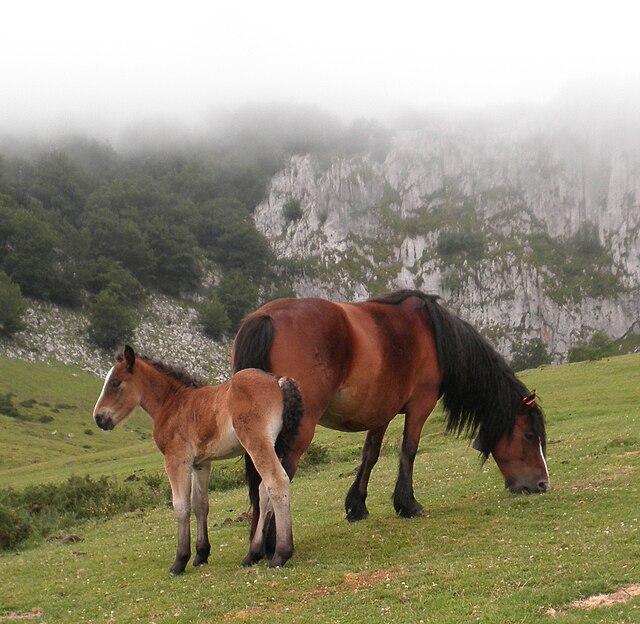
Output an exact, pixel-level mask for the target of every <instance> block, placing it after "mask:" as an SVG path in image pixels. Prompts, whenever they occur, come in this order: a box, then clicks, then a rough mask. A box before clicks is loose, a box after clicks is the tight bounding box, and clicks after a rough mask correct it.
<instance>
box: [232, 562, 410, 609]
mask: <svg viewBox="0 0 640 624" xmlns="http://www.w3.org/2000/svg"><path fill="white" fill-rule="evenodd" d="M400 574H401V570H364V571H362V572H346V573H345V574H344V576H343V582H342V583H341V584H340V585H328V586H327V585H323V586H321V587H316V588H314V589H311V590H309V591H307V592H304V593H303V594H300V596H299V597H298V599H297V602H298V604H297V605H295V606H292V607H283V606H282V605H269V604H260V605H258V606H256V607H251V608H249V609H240V610H239V611H234V612H233V613H228V614H227V616H226V617H225V619H227V620H228V619H233V620H240V621H248V620H253V619H254V618H256V617H260V616H262V615H265V614H267V613H268V614H270V615H274V614H277V613H281V612H282V611H294V610H298V609H300V608H301V606H302V605H304V606H306V605H308V604H309V602H310V601H313V600H316V599H318V598H325V597H327V596H332V595H333V594H338V593H343V592H358V591H360V590H366V589H373V588H374V587H378V586H380V585H382V584H384V583H389V582H391V581H392V580H393V579H394V578H396V577H397V576H399V575H400Z"/></svg>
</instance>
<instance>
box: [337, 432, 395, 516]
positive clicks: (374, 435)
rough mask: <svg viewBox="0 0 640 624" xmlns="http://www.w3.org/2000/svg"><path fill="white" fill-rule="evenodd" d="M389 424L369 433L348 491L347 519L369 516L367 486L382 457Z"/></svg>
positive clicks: (346, 502) (346, 500) (346, 501)
mask: <svg viewBox="0 0 640 624" xmlns="http://www.w3.org/2000/svg"><path fill="white" fill-rule="evenodd" d="M387 427H388V424H386V425H384V426H383V427H380V428H378V429H372V430H371V431H369V432H368V433H367V438H366V440H365V442H364V446H363V447H362V462H361V464H360V467H359V468H358V474H357V475H356V478H355V481H354V482H353V485H352V486H351V487H350V488H349V491H348V492H347V498H346V499H345V502H344V507H345V510H346V512H347V520H349V521H350V522H355V521H356V520H364V519H365V518H368V517H369V511H368V509H367V505H366V503H365V501H366V499H367V486H368V484H369V477H370V476H371V471H372V470H373V467H374V466H375V465H376V462H377V461H378V457H380V447H381V446H382V439H383V438H384V434H385V431H386V430H387Z"/></svg>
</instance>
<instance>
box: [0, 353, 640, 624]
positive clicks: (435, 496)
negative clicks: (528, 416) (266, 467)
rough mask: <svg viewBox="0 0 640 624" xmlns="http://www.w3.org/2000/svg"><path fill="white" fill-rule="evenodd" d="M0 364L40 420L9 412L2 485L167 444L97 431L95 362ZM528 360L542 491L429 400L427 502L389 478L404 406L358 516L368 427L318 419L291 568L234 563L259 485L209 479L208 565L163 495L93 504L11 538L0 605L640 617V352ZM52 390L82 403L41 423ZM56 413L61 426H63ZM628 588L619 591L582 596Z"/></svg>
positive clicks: (327, 618) (326, 614)
mask: <svg viewBox="0 0 640 624" xmlns="http://www.w3.org/2000/svg"><path fill="white" fill-rule="evenodd" d="M0 367H1V368H0V384H2V385H0V394H2V393H6V392H15V394H16V396H15V397H14V398H13V403H14V404H15V405H19V403H20V402H21V401H26V400H29V399H35V400H36V401H37V404H34V406H33V407H32V408H26V407H25V408H22V407H20V408H19V410H20V413H22V412H23V411H24V412H25V413H28V414H29V415H31V416H33V417H34V418H33V419H32V420H29V421H21V420H19V419H16V418H15V417H14V418H10V417H7V416H0V445H1V448H2V453H1V455H2V457H0V461H1V462H2V464H0V484H1V485H2V486H6V485H11V484H13V482H14V480H15V481H17V482H18V484H22V485H27V484H28V483H38V482H39V480H40V478H41V475H42V477H43V478H45V479H63V478H65V476H67V475H68V474H70V473H71V472H72V471H75V473H76V474H86V473H87V472H92V474H96V475H97V474H100V470H103V471H104V472H105V473H106V474H111V475H120V476H121V477H124V475H125V474H127V473H128V472H129V471H130V470H132V469H138V468H140V467H146V465H145V462H146V461H147V457H149V458H151V457H153V456H154V451H153V449H152V448H151V444H152V443H151V442H150V440H149V438H148V435H149V422H148V420H145V418H146V416H145V417H139V416H136V417H135V418H134V420H132V421H131V422H130V423H129V424H128V425H125V427H124V429H123V430H121V431H117V430H116V431H113V432H109V434H104V435H103V434H102V432H98V431H97V430H96V432H95V433H94V435H88V434H85V433H84V431H85V429H89V428H91V427H93V425H92V423H91V418H90V413H91V407H92V404H93V401H94V400H95V397H96V396H97V393H98V392H99V390H100V380H98V379H95V378H91V377H90V376H86V375H84V374H82V373H79V372H78V371H75V370H73V369H68V368H64V367H40V366H33V365H29V366H24V365H22V364H21V363H16V362H10V361H6V360H5V361H2V362H0ZM522 377H523V379H524V381H525V382H526V383H527V385H528V386H529V387H532V388H536V389H537V391H538V394H539V395H540V396H541V397H542V399H543V400H544V407H545V410H546V413H547V421H548V435H549V445H548V463H549V469H550V473H551V485H552V489H551V491H550V492H549V493H548V494H546V495H542V496H512V495H510V494H508V493H507V492H505V491H504V489H503V485H502V481H501V478H500V475H499V473H498V470H497V468H496V466H495V464H494V463H493V462H492V460H490V461H489V462H487V464H485V465H484V466H481V465H480V463H479V461H478V458H477V455H476V453H475V452H473V451H472V450H471V449H470V448H469V447H468V444H467V443H466V442H465V441H462V440H457V439H455V438H451V437H448V436H445V435H444V431H443V420H442V417H441V415H440V414H434V416H433V417H432V419H431V420H430V421H429V423H428V424H427V426H426V428H425V436H424V439H423V442H422V445H421V449H420V452H419V455H418V458H417V460H416V472H415V475H416V476H415V486H416V494H417V497H418V499H419V500H420V501H421V502H422V503H423V504H424V505H425V508H426V509H427V510H428V516H427V517H425V518H419V519H413V520H403V519H400V518H397V517H396V516H395V514H394V513H393V509H392V506H391V503H390V496H391V493H392V490H393V483H394V479H395V473H396V470H397V456H396V449H397V446H398V443H399V440H400V437H401V430H402V418H401V417H400V418H398V419H397V421H396V422H395V423H394V424H393V426H392V427H391V428H390V432H389V435H388V438H387V441H386V442H385V446H384V449H383V453H382V457H381V459H380V462H379V464H378V466H377V467H376V469H375V471H374V474H373V476H372V480H371V486H370V494H369V499H368V506H369V510H370V512H371V517H370V519H368V520H366V521H364V522H360V523H356V524H349V523H347V522H346V521H344V519H343V516H344V512H343V508H342V505H343V497H344V495H345V493H346V490H347V488H348V486H349V484H350V482H351V480H352V478H353V474H354V468H355V466H356V463H357V461H356V458H355V456H356V449H357V446H358V445H359V444H360V443H361V441H362V436H361V435H355V434H339V433H335V432H330V431H326V430H324V429H321V430H319V431H318V435H317V438H316V440H317V443H318V444H319V445H322V446H321V448H323V449H326V450H327V452H328V457H327V458H325V461H324V463H319V464H318V465H317V466H316V468H315V469H313V470H310V469H307V470H306V471H304V473H303V474H301V475H300V477H299V478H296V479H295V480H294V482H293V494H292V496H293V521H294V535H295V540H296V548H297V551H296V554H295V556H294V558H293V559H292V561H291V562H290V564H289V565H288V566H287V567H286V568H285V569H282V570H269V569H267V568H266V567H265V566H264V564H262V565H258V566H256V567H254V568H250V569H242V568H241V567H239V562H240V561H241V559H242V557H243V556H244V554H245V551H246V548H247V532H248V526H247V524H246V522H244V521H243V520H242V517H241V514H242V513H243V512H245V511H246V509H247V494H246V491H245V490H244V488H237V489H232V490H228V491H225V492H214V493H212V495H211V514H210V521H209V526H210V532H211V542H212V546H213V551H212V557H211V564H210V565H209V566H208V567H205V568H203V569H193V568H188V570H187V573H186V574H185V575H183V576H182V577H179V578H170V577H169V576H168V567H169V565H170V563H171V562H172V560H173V555H174V549H175V523H174V519H173V514H172V512H171V511H170V510H169V509H167V508H164V507H162V508H157V509H151V510H141V511H135V512H131V513H126V514H122V515H119V516H117V517H115V518H112V519H110V520H106V521H105V520H103V521H90V522H86V523H84V524H81V525H79V526H78V527H77V528H75V529H74V533H76V534H77V535H78V536H79V537H80V538H81V539H82V541H81V542H71V543H63V541H62V540H51V541H48V542H41V543H40V544H39V545H35V546H33V545H32V546H31V547H30V548H28V549H24V550H21V551H19V552H8V553H7V552H5V553H3V554H1V555H0V578H2V583H1V584H0V620H3V621H12V619H15V617H16V616H19V615H21V616H23V617H24V616H30V617H32V618H34V619H35V620H36V621H38V620H40V621H43V622H45V621H46V622H48V623H52V622H118V623H120V622H170V621H180V622H214V621H215V622H220V621H230V622H242V621H251V622H261V621H265V622H267V621H273V619H274V618H277V620H278V622H283V623H288V622H308V621H309V620H310V619H313V620H314V621H316V622H365V623H366V622H381V621H384V622H403V623H404V622H416V623H418V622H434V623H435V622H437V623H438V624H441V623H447V622H452V623H453V622H455V623H459V622H474V621H479V622H496V623H497V622H500V623H501V624H503V623H510V622H526V623H529V622H530V623H533V622H545V621H549V622H555V621H558V622H562V623H573V622H610V623H614V622H615V623H616V624H617V623H624V622H628V623H632V622H637V621H638V620H639V618H640V600H639V599H638V598H637V597H636V598H635V599H634V598H632V595H633V594H634V592H635V589H634V585H637V584H638V583H640V566H639V561H640V539H639V538H640V535H639V519H640V515H639V509H640V495H639V486H638V481H639V477H640V461H639V456H638V453H639V452H640V433H639V431H640V402H639V401H638V396H639V395H640V356H638V355H632V356H623V357H617V358H611V359H610V360H606V361H599V362H585V363H579V364H573V365H568V366H562V367H543V368H542V369H536V370H532V371H526V372H524V373H523V374H522ZM18 389H19V390H18ZM44 403H49V404H50V405H51V406H54V405H68V406H73V407H67V408H62V407H58V408H56V409H59V410H60V412H59V413H53V414H51V415H53V417H54V421H52V422H49V423H39V422H38V421H37V417H38V416H39V415H41V414H42V415H46V414H49V413H50V412H47V411H46V410H47V409H50V408H44V409H43V404H44ZM45 412H46V414H45ZM138 418H140V419H139V420H137V419H138ZM54 427H55V429H56V430H58V431H59V432H61V433H62V434H64V436H66V437H62V436H61V437H60V438H59V439H58V437H57V436H54V435H52V433H51V429H52V428H54ZM39 428H44V429H43V430H42V431H40V429H39ZM68 433H75V437H73V438H69V437H68ZM118 436H119V437H118ZM85 446H91V448H85ZM7 449H8V450H7ZM43 449H44V450H43ZM155 455H156V456H157V457H156V461H157V466H158V467H159V466H160V465H161V458H160V455H159V453H157V452H155ZM107 459H109V461H108V462H106V463H105V460H107ZM34 462H37V463H35V465H34ZM13 466H15V467H13ZM621 589H623V590H624V591H623V592H622V593H621V594H618V598H617V599H616V600H612V601H610V602H611V604H610V605H609V606H604V607H598V608H595V609H592V610H586V609H582V608H578V606H576V605H574V604H572V603H573V602H574V601H577V600H581V599H584V598H588V597H590V596H593V595H595V594H598V593H612V592H616V591H618V590H621ZM620 596H622V599H624V598H626V597H629V598H630V599H629V600H626V601H620V600H622V599H621V598H620Z"/></svg>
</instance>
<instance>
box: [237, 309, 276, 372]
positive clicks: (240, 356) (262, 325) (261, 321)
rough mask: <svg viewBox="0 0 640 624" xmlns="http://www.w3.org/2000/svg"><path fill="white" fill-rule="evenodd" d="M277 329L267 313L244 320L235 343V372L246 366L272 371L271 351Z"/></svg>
mask: <svg viewBox="0 0 640 624" xmlns="http://www.w3.org/2000/svg"><path fill="white" fill-rule="evenodd" d="M274 335H275V330H274V327H273V321H272V320H271V317H270V316H268V315H266V314H260V315H257V316H250V317H248V318H247V319H245V320H244V321H243V322H242V325H240V329H239V330H238V333H237V334H236V338H235V341H234V344H233V372H234V373H237V372H238V371H239V370H242V369H244V368H259V369H260V370H263V371H267V372H271V363H270V361H269V351H270V350H271V345H272V343H273V337H274Z"/></svg>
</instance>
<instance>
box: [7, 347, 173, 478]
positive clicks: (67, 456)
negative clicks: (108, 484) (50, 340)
mask: <svg viewBox="0 0 640 624" xmlns="http://www.w3.org/2000/svg"><path fill="white" fill-rule="evenodd" d="M101 387H102V380H101V379H98V378H97V377H94V376H93V375H90V374H88V373H85V372H83V371H81V370H79V369H76V368H73V367H69V366H63V365H55V364H53V365H52V364H33V363H27V362H23V361H20V360H11V359H6V358H0V399H3V401H2V403H1V404H0V447H1V448H2V453H0V487H5V486H13V487H20V486H23V485H27V484H30V483H34V482H35V483H42V482H48V481H52V480H62V479H65V478H66V477H67V476H69V475H71V474H81V475H84V474H93V475H96V474H110V473H112V471H113V472H114V473H115V474H123V473H124V472H127V471H128V470H131V469H132V466H134V465H135V466H138V464H141V466H147V465H149V464H151V465H154V466H155V467H156V468H157V469H161V467H162V462H161V458H160V456H159V455H158V453H157V451H156V450H155V445H154V443H153V440H152V439H151V419H150V418H149V417H148V416H147V415H146V414H144V413H142V412H141V413H136V414H134V415H133V416H132V418H131V419H130V420H129V421H128V422H127V423H126V424H125V425H124V427H122V428H120V429H118V430H115V431H113V432H109V433H107V432H104V431H102V430H100V429H98V428H97V427H96V425H95V423H94V422H93V418H92V415H91V413H92V411H93V406H94V404H95V402H96V400H97V398H98V395H99V394H100V389H101ZM110 434H113V435H110Z"/></svg>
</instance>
